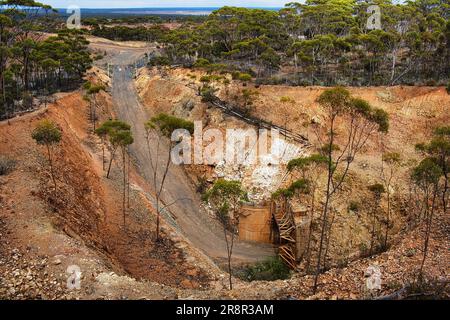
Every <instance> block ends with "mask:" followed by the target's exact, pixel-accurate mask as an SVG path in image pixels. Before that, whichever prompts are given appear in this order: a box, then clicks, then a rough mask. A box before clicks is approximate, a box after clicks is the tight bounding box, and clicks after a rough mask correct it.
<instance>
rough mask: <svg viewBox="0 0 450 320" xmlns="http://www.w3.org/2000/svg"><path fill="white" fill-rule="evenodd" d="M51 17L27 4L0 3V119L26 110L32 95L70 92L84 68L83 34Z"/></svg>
mask: <svg viewBox="0 0 450 320" xmlns="http://www.w3.org/2000/svg"><path fill="white" fill-rule="evenodd" d="M54 15H55V12H54V10H53V9H52V8H51V7H50V6H48V5H45V4H42V3H39V2H35V1H33V0H5V1H0V120H1V119H5V118H9V117H11V116H13V115H14V114H15V113H16V112H17V111H20V110H28V109H30V108H32V107H33V97H36V96H40V97H42V98H43V100H45V101H46V99H47V98H48V97H49V95H50V94H52V93H54V92H57V91H60V90H69V89H73V88H76V87H77V86H79V84H80V83H81V81H82V77H83V75H84V73H85V71H86V70H87V69H88V68H89V67H90V65H91V62H92V60H91V58H90V54H89V52H88V48H87V45H88V42H87V40H86V39H85V36H84V35H83V33H82V32H81V31H77V30H69V29H67V28H65V27H61V21H58V20H55V19H54ZM48 32H54V33H55V34H53V35H49V34H48Z"/></svg>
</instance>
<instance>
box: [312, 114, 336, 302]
mask: <svg viewBox="0 0 450 320" xmlns="http://www.w3.org/2000/svg"><path fill="white" fill-rule="evenodd" d="M333 142H334V119H332V120H331V129H330V143H329V145H328V179H327V191H326V199H325V205H324V208H323V216H322V219H323V221H322V230H321V234H320V244H319V253H318V255H317V265H316V274H315V277H314V287H313V294H316V291H317V283H318V281H319V274H320V263H321V260H322V259H321V258H322V250H323V240H324V237H325V230H326V227H327V215H328V206H329V204H330V193H331V182H332V181H331V180H332V178H333V168H332V160H333V159H332V151H333Z"/></svg>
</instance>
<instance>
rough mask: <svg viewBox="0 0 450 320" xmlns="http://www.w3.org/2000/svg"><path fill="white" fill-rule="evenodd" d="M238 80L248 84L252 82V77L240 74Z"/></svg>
mask: <svg viewBox="0 0 450 320" xmlns="http://www.w3.org/2000/svg"><path fill="white" fill-rule="evenodd" d="M239 80H241V81H244V82H249V81H252V76H251V75H250V74H248V73H241V74H240V75H239Z"/></svg>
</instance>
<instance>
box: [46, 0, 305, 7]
mask: <svg viewBox="0 0 450 320" xmlns="http://www.w3.org/2000/svg"><path fill="white" fill-rule="evenodd" d="M39 2H43V3H45V4H49V5H51V6H52V7H54V8H67V7H68V6H70V5H76V6H79V7H81V8H133V7H135V8H150V7H151V8H158V7H160V8H161V7H163V8H167V7H222V6H239V7H284V4H285V3H289V2H294V1H293V0H290V1H289V0H166V1H164V0H40V1H39ZM297 2H300V1H297Z"/></svg>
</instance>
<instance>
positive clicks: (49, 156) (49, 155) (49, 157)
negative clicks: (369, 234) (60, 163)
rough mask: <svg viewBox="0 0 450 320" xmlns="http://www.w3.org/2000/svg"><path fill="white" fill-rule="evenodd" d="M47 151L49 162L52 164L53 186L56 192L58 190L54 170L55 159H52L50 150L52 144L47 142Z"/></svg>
mask: <svg viewBox="0 0 450 320" xmlns="http://www.w3.org/2000/svg"><path fill="white" fill-rule="evenodd" d="M47 153H48V163H49V165H50V175H51V177H52V180H53V186H54V187H55V192H56V179H55V173H54V171H53V160H52V153H51V150H50V145H49V144H47Z"/></svg>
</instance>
